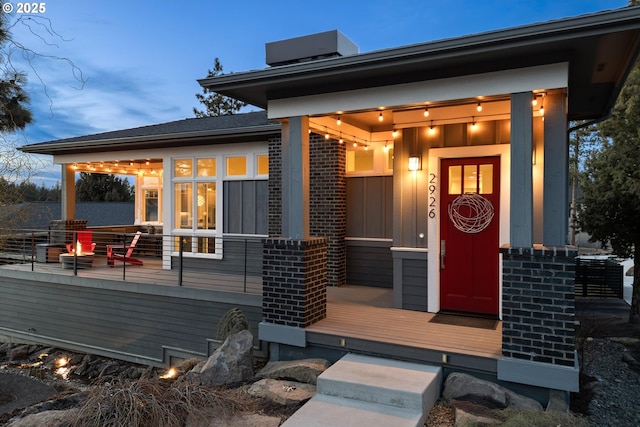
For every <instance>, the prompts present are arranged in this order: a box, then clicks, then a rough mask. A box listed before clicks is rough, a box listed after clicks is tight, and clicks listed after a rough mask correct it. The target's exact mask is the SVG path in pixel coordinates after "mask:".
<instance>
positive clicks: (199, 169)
mask: <svg viewBox="0 0 640 427" xmlns="http://www.w3.org/2000/svg"><path fill="white" fill-rule="evenodd" d="M194 165H195V170H194ZM216 166H217V164H216V158H215V157H202V158H196V159H175V160H174V161H173V171H174V177H173V181H174V182H173V200H174V212H175V217H174V229H176V230H180V232H179V234H180V235H179V236H176V237H175V239H176V240H175V242H176V250H178V249H177V248H178V245H179V243H180V242H181V241H182V244H183V251H184V252H192V253H202V254H214V253H216V245H215V234H216V231H217V229H216V208H217V205H218V203H217V192H216V180H217V167H216Z"/></svg>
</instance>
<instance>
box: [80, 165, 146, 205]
mask: <svg viewBox="0 0 640 427" xmlns="http://www.w3.org/2000/svg"><path fill="white" fill-rule="evenodd" d="M134 198H135V193H134V187H133V186H132V185H131V184H129V181H127V180H126V179H122V178H119V177H117V176H115V175H104V174H99V173H87V172H80V178H79V179H78V180H77V181H76V200H77V201H79V202H133V201H134Z"/></svg>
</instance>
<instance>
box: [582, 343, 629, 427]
mask: <svg viewBox="0 0 640 427" xmlns="http://www.w3.org/2000/svg"><path fill="white" fill-rule="evenodd" d="M585 346H586V347H585V363H584V372H585V374H587V375H589V376H591V377H593V378H594V379H595V381H593V382H592V383H590V384H589V386H590V387H591V389H592V390H593V393H594V395H593V397H592V399H591V402H590V403H589V409H588V419H589V422H590V423H591V424H592V425H594V426H617V427H624V426H638V425H640V405H639V404H638V399H639V398H640V374H639V373H638V372H636V371H634V370H633V369H631V368H630V367H629V365H628V364H627V363H625V362H623V361H622V357H623V354H624V353H625V352H626V351H627V347H625V346H624V345H622V344H619V343H616V342H613V341H611V340H609V339H606V338H596V339H593V340H590V341H587V343H586V344H585Z"/></svg>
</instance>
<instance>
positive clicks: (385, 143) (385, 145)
mask: <svg viewBox="0 0 640 427" xmlns="http://www.w3.org/2000/svg"><path fill="white" fill-rule="evenodd" d="M382 150H383V151H384V152H385V153H386V152H388V151H389V146H388V145H387V141H385V142H384V148H383V149H382Z"/></svg>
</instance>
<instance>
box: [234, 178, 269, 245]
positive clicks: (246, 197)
mask: <svg viewBox="0 0 640 427" xmlns="http://www.w3.org/2000/svg"><path fill="white" fill-rule="evenodd" d="M223 187H224V190H223V194H224V201H223V206H224V215H223V217H224V221H223V224H224V225H223V230H224V232H225V233H234V234H263V235H267V234H268V233H269V224H268V222H269V182H268V181H267V180H262V181H257V180H256V181H225V182H224V184H223Z"/></svg>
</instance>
